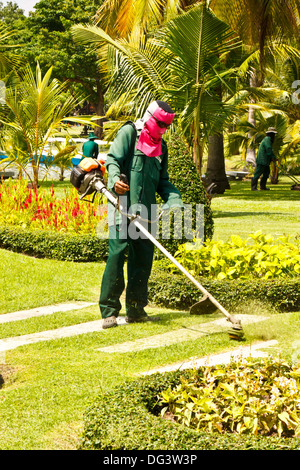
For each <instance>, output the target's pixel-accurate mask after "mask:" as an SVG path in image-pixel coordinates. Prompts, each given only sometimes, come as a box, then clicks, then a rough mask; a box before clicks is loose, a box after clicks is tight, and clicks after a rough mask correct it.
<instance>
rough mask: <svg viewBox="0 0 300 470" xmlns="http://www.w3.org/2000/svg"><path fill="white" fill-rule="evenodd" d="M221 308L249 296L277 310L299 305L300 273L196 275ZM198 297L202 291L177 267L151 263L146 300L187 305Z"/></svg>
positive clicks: (166, 305) (292, 308) (169, 306)
mask: <svg viewBox="0 0 300 470" xmlns="http://www.w3.org/2000/svg"><path fill="white" fill-rule="evenodd" d="M197 280H198V281H199V282H200V284H201V285H203V287H205V289H206V290H208V291H209V292H210V293H211V294H212V295H213V296H214V297H215V298H216V299H217V300H218V301H219V302H220V303H221V304H222V305H224V307H225V308H230V307H233V306H235V305H237V304H238V303H239V302H243V301H248V300H249V299H256V300H261V301H264V302H268V303H270V304H271V305H273V306H274V307H275V308H276V309H277V310H278V311H297V310H299V309H300V276H298V277H296V278H281V279H273V280H271V279H268V280H263V279H242V280H239V279H236V280H223V281H218V280H211V279H207V278H201V277H197ZM201 297H202V293H201V292H200V291H199V290H198V289H197V287H196V286H194V284H193V283H192V282H191V281H190V280H189V279H187V278H186V277H185V276H184V275H183V274H181V272H180V271H178V272H176V271H174V272H172V273H171V272H169V270H168V268H167V265H166V267H165V269H164V268H163V267H162V266H159V265H158V264H155V266H154V269H153V270H152V274H151V277H150V280H149V300H150V301H151V302H152V303H154V304H156V305H161V306H164V307H168V308H176V309H183V310H186V309H188V308H189V307H190V306H191V305H193V304H194V303H195V302H197V301H198V300H199V299H200V298H201Z"/></svg>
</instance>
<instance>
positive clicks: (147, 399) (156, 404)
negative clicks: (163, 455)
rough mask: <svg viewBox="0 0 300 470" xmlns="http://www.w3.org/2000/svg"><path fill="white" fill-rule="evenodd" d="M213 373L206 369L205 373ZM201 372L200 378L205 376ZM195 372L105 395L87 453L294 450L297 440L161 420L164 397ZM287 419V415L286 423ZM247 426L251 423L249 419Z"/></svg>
mask: <svg viewBox="0 0 300 470" xmlns="http://www.w3.org/2000/svg"><path fill="white" fill-rule="evenodd" d="M203 370H204V371H207V369H206V368H203ZM203 370H200V371H199V374H200V375H201V373H203ZM194 375H195V372H194V371H193V370H185V371H179V370H177V371H175V372H167V373H165V374H159V373H157V374H153V375H150V376H146V377H142V378H140V379H138V380H135V381H129V382H126V383H124V384H121V385H120V386H119V387H117V388H114V389H113V390H109V391H107V392H104V393H101V394H100V395H99V396H98V397H97V398H96V399H95V400H94V401H93V403H91V405H90V406H89V407H88V409H87V410H86V413H85V416H84V431H83V437H82V442H81V446H80V448H81V449H84V450H91V449H94V450H110V451H111V450H117V449H119V450H151V451H153V450H168V451H170V450H183V449H184V450H197V449H200V450H204V449H206V450H213V449H216V450H246V449H252V450H255V449H256V450H258V449H259V450H284V449H285V450H288V449H289V450H291V449H294V450H295V449H299V445H300V441H299V438H296V437H287V438H283V437H281V438H280V437H279V436H278V434H277V435H276V434H273V435H271V436H263V435H259V434H258V433H257V434H254V433H251V432H249V433H247V434H246V433H238V432H236V431H235V432H234V433H229V432H224V433H220V432H219V431H217V432H203V431H201V430H196V429H192V428H190V427H187V426H185V425H184V424H180V423H178V422H177V423H176V422H174V421H173V420H170V419H164V418H162V417H161V411H162V408H163V404H162V403H160V400H159V398H160V397H161V396H162V393H163V392H164V391H165V390H167V389H168V388H169V387H170V388H171V389H173V388H176V387H177V386H178V385H180V384H181V382H182V380H186V381H189V380H192V379H193V376H194ZM285 420H286V416H285V415H283V416H282V423H283V425H284V422H285ZM246 421H247V420H246Z"/></svg>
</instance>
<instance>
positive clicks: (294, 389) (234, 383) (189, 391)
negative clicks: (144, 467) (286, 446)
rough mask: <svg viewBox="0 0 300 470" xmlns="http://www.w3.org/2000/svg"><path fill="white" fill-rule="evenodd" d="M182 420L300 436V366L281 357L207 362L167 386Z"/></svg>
mask: <svg viewBox="0 0 300 470" xmlns="http://www.w3.org/2000/svg"><path fill="white" fill-rule="evenodd" d="M160 403H161V404H162V405H164V408H163V409H162V411H161V415H162V416H165V414H166V413H168V415H170V413H171V416H172V419H174V420H175V421H176V422H178V423H181V424H184V425H185V426H187V427H189V428H192V429H198V430H202V431H206V432H219V433H221V434H222V433H225V432H232V433H238V434H253V435H257V434H261V435H265V436H271V435H275V434H277V435H278V436H279V437H300V370H299V364H297V365H291V364H287V363H286V362H284V361H282V360H280V359H279V358H273V357H271V356H270V357H268V358H266V359H263V360H261V359H259V360H258V359H254V358H249V359H247V360H246V359H237V360H236V359H235V360H234V359H233V360H232V361H231V362H230V364H228V365H217V366H213V367H201V368H200V369H198V370H195V371H194V372H193V373H192V374H191V376H190V377H189V378H188V379H186V378H182V379H181V382H180V384H179V385H177V386H176V387H175V388H171V387H170V386H169V387H168V388H167V389H166V390H165V391H163V392H162V394H161V399H160Z"/></svg>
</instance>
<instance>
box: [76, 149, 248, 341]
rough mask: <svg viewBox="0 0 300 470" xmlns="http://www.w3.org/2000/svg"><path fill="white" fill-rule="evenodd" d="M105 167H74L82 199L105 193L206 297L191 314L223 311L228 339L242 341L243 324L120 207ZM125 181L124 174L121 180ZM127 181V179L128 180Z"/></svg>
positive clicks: (87, 162)
mask: <svg viewBox="0 0 300 470" xmlns="http://www.w3.org/2000/svg"><path fill="white" fill-rule="evenodd" d="M104 172H105V167H104V166H103V165H102V164H101V162H99V161H97V160H94V159H92V158H84V159H83V160H82V161H81V162H80V163H79V165H78V166H76V167H74V168H73V169H72V172H71V177H70V181H71V183H72V184H73V186H74V187H75V188H76V189H77V190H78V192H79V194H80V199H84V198H85V196H87V195H90V194H94V193H96V192H99V193H102V194H103V195H104V196H105V197H106V199H107V200H108V201H109V202H111V203H112V204H113V206H114V207H115V208H116V209H117V210H118V211H119V212H120V213H121V214H123V215H125V216H126V217H127V218H128V219H129V220H130V222H131V223H132V224H134V225H135V227H136V228H137V229H138V230H140V231H141V233H143V234H144V235H145V236H146V237H147V238H148V239H149V240H150V241H151V242H152V243H153V244H154V245H155V246H156V247H157V248H158V249H159V250H160V251H161V252H162V253H163V254H164V255H165V256H166V257H167V258H168V259H169V260H170V261H171V262H172V263H173V264H174V265H175V266H176V267H177V268H178V269H179V270H180V271H181V272H182V273H183V274H184V275H185V276H186V277H187V278H188V279H189V280H190V281H191V282H192V283H193V284H194V285H195V286H196V287H197V288H198V289H199V290H200V291H201V292H202V294H203V298H202V299H201V300H200V301H199V302H197V303H196V304H194V305H193V306H192V307H191V309H190V313H191V314H196V315H199V314H207V313H212V312H213V311H214V310H217V309H218V310H220V311H221V312H222V313H223V315H224V316H225V317H226V318H227V320H228V321H229V322H230V323H231V325H232V327H231V329H230V331H229V336H230V338H231V339H234V340H241V339H242V338H243V336H244V333H243V328H242V325H241V321H240V320H239V319H238V318H236V317H234V316H232V315H230V313H228V312H227V310H225V308H224V307H223V306H222V305H221V304H220V303H219V302H218V301H217V300H216V299H215V298H214V297H213V296H212V295H211V294H210V293H209V292H208V291H207V290H206V289H205V288H204V287H203V286H202V285H201V284H200V283H199V282H198V281H197V280H196V279H195V278H194V277H193V276H192V275H191V274H190V273H189V272H188V271H187V270H186V269H185V268H184V267H183V266H182V265H181V264H180V263H179V262H178V261H177V260H176V259H175V258H174V257H173V256H172V255H171V254H170V253H169V252H168V251H167V250H166V249H165V248H164V247H163V246H162V245H161V244H160V243H159V242H158V241H157V240H156V238H155V237H154V236H153V235H152V234H151V233H150V232H148V230H147V229H146V228H145V227H144V225H143V224H142V223H141V222H142V220H143V219H142V218H141V217H140V216H139V215H138V214H137V215H132V214H128V213H127V210H125V209H124V208H123V207H122V206H121V205H120V201H119V198H118V197H116V196H115V195H114V194H112V193H111V192H110V191H109V190H108V189H107V188H106V186H105V182H104ZM122 178H124V175H121V177H120V179H122ZM125 178H126V177H125Z"/></svg>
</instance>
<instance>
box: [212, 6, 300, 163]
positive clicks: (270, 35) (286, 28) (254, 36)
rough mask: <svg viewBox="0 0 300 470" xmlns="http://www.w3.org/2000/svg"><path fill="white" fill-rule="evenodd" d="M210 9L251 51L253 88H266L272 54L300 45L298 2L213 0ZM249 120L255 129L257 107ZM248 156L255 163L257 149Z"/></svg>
mask: <svg viewBox="0 0 300 470" xmlns="http://www.w3.org/2000/svg"><path fill="white" fill-rule="evenodd" d="M209 6H210V8H212V9H213V11H214V12H215V13H216V15H217V16H218V17H219V18H221V19H222V20H223V21H225V22H226V23H227V24H228V25H230V27H231V28H232V29H233V30H234V31H236V32H237V34H238V35H239V37H240V38H241V40H242V42H243V44H244V46H245V48H246V50H247V51H248V55H249V57H248V59H247V61H246V63H245V66H246V67H245V69H246V71H247V74H249V77H250V87H252V88H256V87H261V86H262V85H263V83H264V79H265V72H266V62H267V59H268V57H269V56H270V55H272V56H274V54H276V53H278V52H279V54H282V53H283V52H285V53H286V52H287V51H288V50H289V49H290V45H287V44H288V43H289V42H290V41H291V40H294V38H297V41H298V47H299V45H300V39H299V19H300V7H299V1H298V0H284V1H282V0H210V2H209ZM296 45H297V44H296ZM250 103H252V104H254V103H255V97H254V96H251V95H250ZM248 120H249V123H250V124H251V125H252V126H254V127H255V107H254V106H249V112H248ZM249 138H251V132H250V134H249ZM247 153H248V157H247V159H248V160H249V161H252V162H255V152H254V149H251V148H249V149H248V150H247Z"/></svg>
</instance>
